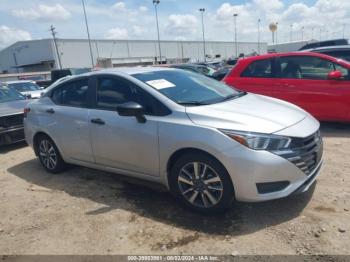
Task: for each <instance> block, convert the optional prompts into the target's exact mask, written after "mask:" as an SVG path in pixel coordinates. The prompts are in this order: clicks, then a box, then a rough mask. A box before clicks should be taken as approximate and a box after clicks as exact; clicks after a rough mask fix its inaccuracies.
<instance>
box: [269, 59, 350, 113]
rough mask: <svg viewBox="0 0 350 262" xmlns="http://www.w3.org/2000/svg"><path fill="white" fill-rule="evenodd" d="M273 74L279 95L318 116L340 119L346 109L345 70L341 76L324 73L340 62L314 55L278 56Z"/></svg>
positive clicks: (347, 108) (337, 68)
mask: <svg viewBox="0 0 350 262" xmlns="http://www.w3.org/2000/svg"><path fill="white" fill-rule="evenodd" d="M279 64H280V71H279V74H278V76H277V78H276V82H278V85H275V89H276V92H278V93H280V94H281V99H283V100H286V101H289V102H291V103H294V104H296V105H298V106H300V107H301V108H303V109H304V110H306V111H307V112H309V113H310V114H312V115H313V116H315V117H316V118H318V119H319V120H344V119H345V118H346V116H347V114H348V112H349V102H347V101H346V99H344V95H346V94H347V97H348V98H349V91H350V90H349V89H350V86H349V83H350V82H349V81H348V73H347V72H348V70H347V69H344V70H343V71H344V79H342V80H329V79H328V73H329V72H331V71H334V70H340V69H339V67H340V65H337V64H335V63H333V62H332V61H330V60H326V59H323V58H319V57H315V56H282V57H281V58H280V59H279Z"/></svg>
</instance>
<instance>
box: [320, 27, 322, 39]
mask: <svg viewBox="0 0 350 262" xmlns="http://www.w3.org/2000/svg"><path fill="white" fill-rule="evenodd" d="M321 40H322V27H320V41H321Z"/></svg>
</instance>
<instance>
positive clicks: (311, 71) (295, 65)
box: [280, 56, 334, 80]
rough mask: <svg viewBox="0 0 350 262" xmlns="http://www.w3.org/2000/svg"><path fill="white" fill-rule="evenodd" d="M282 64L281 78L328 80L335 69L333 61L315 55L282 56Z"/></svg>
mask: <svg viewBox="0 0 350 262" xmlns="http://www.w3.org/2000/svg"><path fill="white" fill-rule="evenodd" d="M280 65H281V69H280V70H281V71H280V77H281V78H292V79H311V80H326V79H327V76H328V73H329V72H331V71H333V70H334V65H333V62H331V61H328V60H325V59H321V58H318V57H313V56H290V57H281V58H280Z"/></svg>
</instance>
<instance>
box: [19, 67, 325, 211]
mask: <svg viewBox="0 0 350 262" xmlns="http://www.w3.org/2000/svg"><path fill="white" fill-rule="evenodd" d="M257 109H258V110H257ZM25 111H26V115H25V120H24V125H25V134H26V141H27V142H28V144H29V145H31V146H32V147H33V148H34V152H35V154H36V155H37V156H38V157H39V159H40V162H41V163H42V165H43V167H44V168H45V169H46V170H47V171H48V172H52V173H58V172H61V171H62V170H64V168H65V163H71V164H77V165H82V166H87V167H91V168H96V169H102V170H106V171H111V172H115V173H118V174H124V175H128V176H133V177H137V178H142V179H146V180H150V181H153V182H158V183H161V184H163V185H166V186H167V187H168V188H169V190H170V191H171V192H172V193H173V194H174V195H175V196H176V197H177V198H178V199H179V200H181V201H182V202H183V203H185V204H186V205H188V206H189V207H191V208H193V209H195V210H200V211H206V212H209V211H212V212H214V211H218V210H223V209H225V208H226V207H228V206H229V205H230V204H231V201H232V200H233V199H236V200H241V201H264V200H270V199H276V198H281V197H286V196H288V195H291V194H295V193H299V192H304V191H306V190H308V188H309V187H310V185H311V184H312V183H313V182H314V181H315V179H316V177H317V176H318V174H319V171H320V167H321V164H322V139H321V137H320V133H319V122H318V121H317V120H316V119H314V118H313V117H312V116H311V115H309V114H308V113H306V112H305V111H303V110H302V109H300V108H298V107H296V106H294V105H291V104H289V103H286V102H283V101H280V100H277V99H274V98H268V97H264V96H259V95H254V94H249V93H245V92H241V91H237V90H235V89H232V88H231V87H229V86H227V85H225V84H224V83H222V82H219V81H216V80H213V79H210V78H208V77H205V76H203V75H200V74H196V73H191V72H186V71H184V70H178V69H171V68H152V67H149V68H124V69H118V70H115V69H110V70H104V71H99V72H91V73H88V74H84V75H81V76H73V77H70V78H68V79H66V80H64V81H61V82H60V83H58V84H57V85H54V86H51V87H50V88H49V90H48V91H47V93H46V94H45V95H44V96H43V97H42V98H40V99H39V100H36V101H34V102H31V103H30V104H29V105H28V107H27V108H26V110H25Z"/></svg>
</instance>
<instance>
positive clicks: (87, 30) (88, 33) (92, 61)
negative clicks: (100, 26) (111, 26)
mask: <svg viewBox="0 0 350 262" xmlns="http://www.w3.org/2000/svg"><path fill="white" fill-rule="evenodd" d="M81 2H82V3H83V10H84V17H85V25H86V32H87V36H88V40H89V48H90V57H91V66H92V68H94V58H93V56H92V48H91V39H90V32H89V25H88V21H87V16H86V10H85V2H84V0H81Z"/></svg>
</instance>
